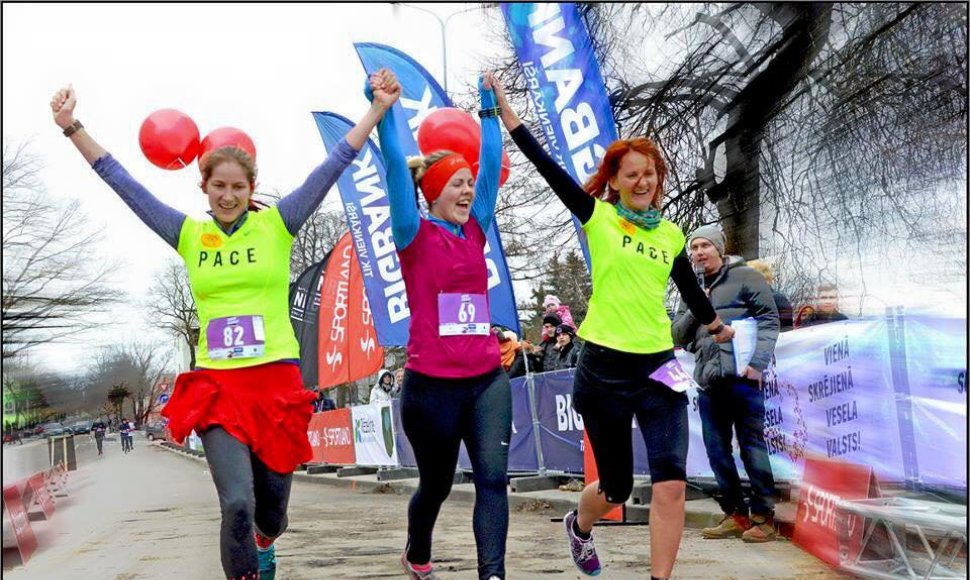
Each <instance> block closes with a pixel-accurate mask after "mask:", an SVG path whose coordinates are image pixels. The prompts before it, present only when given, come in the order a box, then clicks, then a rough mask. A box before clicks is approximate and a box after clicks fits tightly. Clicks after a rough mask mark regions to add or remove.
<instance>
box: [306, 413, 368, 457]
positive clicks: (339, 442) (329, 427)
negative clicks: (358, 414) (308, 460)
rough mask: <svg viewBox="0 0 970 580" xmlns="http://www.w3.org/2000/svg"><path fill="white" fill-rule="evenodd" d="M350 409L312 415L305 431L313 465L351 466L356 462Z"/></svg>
mask: <svg viewBox="0 0 970 580" xmlns="http://www.w3.org/2000/svg"><path fill="white" fill-rule="evenodd" d="M352 431H353V426H352V423H351V413H350V409H346V408H345V409H336V410H333V411H325V412H322V413H314V414H313V417H312V418H311V419H310V425H309V427H308V429H307V437H308V438H309V440H310V447H311V448H312V449H313V461H314V463H330V464H337V465H353V464H354V463H355V462H356V455H355V452H354V437H353V434H352Z"/></svg>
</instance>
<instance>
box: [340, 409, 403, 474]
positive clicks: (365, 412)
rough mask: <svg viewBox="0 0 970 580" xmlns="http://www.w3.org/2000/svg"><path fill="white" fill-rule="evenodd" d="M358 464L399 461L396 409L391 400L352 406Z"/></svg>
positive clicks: (391, 464)
mask: <svg viewBox="0 0 970 580" xmlns="http://www.w3.org/2000/svg"><path fill="white" fill-rule="evenodd" d="M350 411H351V423H352V425H353V433H354V452H355V454H356V456H357V465H370V466H393V465H397V464H398V462H397V446H396V445H395V442H394V439H395V435H396V434H397V431H398V430H397V429H396V428H395V426H394V412H393V410H392V409H391V405H390V404H384V405H358V406H356V407H351V408H350Z"/></svg>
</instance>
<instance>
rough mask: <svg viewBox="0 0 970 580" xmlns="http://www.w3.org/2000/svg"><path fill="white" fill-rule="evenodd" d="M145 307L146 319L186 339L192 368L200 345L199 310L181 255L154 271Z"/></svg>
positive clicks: (179, 337) (178, 337) (180, 338)
mask: <svg viewBox="0 0 970 580" xmlns="http://www.w3.org/2000/svg"><path fill="white" fill-rule="evenodd" d="M147 310H148V319H149V320H150V321H152V323H153V324H154V325H155V326H157V327H159V328H161V329H163V330H165V331H167V332H169V333H170V334H171V335H172V336H174V337H176V338H177V339H179V340H182V341H184V342H185V344H186V346H187V347H188V349H189V368H190V369H194V368H195V351H196V349H197V348H198V346H199V313H198V310H197V309H196V307H195V298H194V297H193V296H192V289H191V288H190V286H189V277H188V272H187V271H186V269H185V264H184V263H183V262H182V260H181V259H178V258H172V259H170V260H169V261H168V262H167V263H166V264H165V266H164V267H163V268H162V270H160V271H159V272H158V273H157V274H156V275H155V283H154V284H153V285H152V288H151V291H150V294H149V301H148V304H147Z"/></svg>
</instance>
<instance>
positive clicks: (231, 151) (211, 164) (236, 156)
mask: <svg viewBox="0 0 970 580" xmlns="http://www.w3.org/2000/svg"><path fill="white" fill-rule="evenodd" d="M228 161H233V162H235V163H238V164H239V166H240V167H242V168H243V171H245V172H246V179H247V180H248V181H249V185H250V186H252V188H253V190H255V189H256V161H255V160H253V158H252V157H250V156H249V153H246V152H245V151H243V150H242V149H240V148H239V147H233V146H231V145H229V146H226V147H220V148H218V149H216V150H215V151H212V152H210V153H208V154H206V156H205V158H204V159H203V160H202V185H203V187H204V186H205V184H206V182H208V181H209V178H210V177H212V172H213V171H215V168H216V167H218V166H220V165H222V164H223V163H226V162H228Z"/></svg>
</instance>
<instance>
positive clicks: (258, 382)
mask: <svg viewBox="0 0 970 580" xmlns="http://www.w3.org/2000/svg"><path fill="white" fill-rule="evenodd" d="M314 399H316V395H314V393H312V392H310V391H308V390H306V389H305V388H303V379H302V378H301V377H300V367H299V366H298V365H295V364H292V363H280V362H276V363H269V364H264V365H259V366H255V367H248V368H242V369H230V370H198V371H192V372H187V373H182V374H181V375H179V377H178V379H176V381H175V389H174V392H173V393H172V398H171V399H169V401H168V404H166V405H165V408H164V409H162V412H161V414H162V415H163V416H164V417H166V418H168V420H169V423H168V428H169V430H170V431H171V433H172V438H173V439H174V440H175V441H176V442H177V443H181V442H182V441H183V440H184V439H185V438H186V437H187V436H188V435H189V434H190V433H191V432H192V430H193V429H194V430H195V431H196V432H197V433H202V432H203V431H205V430H206V429H208V428H209V427H213V426H216V425H218V426H219V427H222V428H223V429H225V430H226V432H227V433H229V434H230V435H232V436H233V437H235V438H236V439H238V440H239V441H241V442H242V443H244V444H245V445H246V446H248V447H249V448H250V449H252V451H253V453H255V454H256V456H257V457H259V459H260V460H261V461H262V462H263V463H265V464H266V466H267V467H269V468H270V469H272V470H273V471H275V472H277V473H292V472H293V471H295V470H296V466H298V465H299V464H301V463H306V462H307V461H309V460H310V459H311V458H312V457H313V451H312V449H311V448H310V441H309V440H308V438H307V427H308V426H309V424H310V417H311V415H313V401H314Z"/></svg>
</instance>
